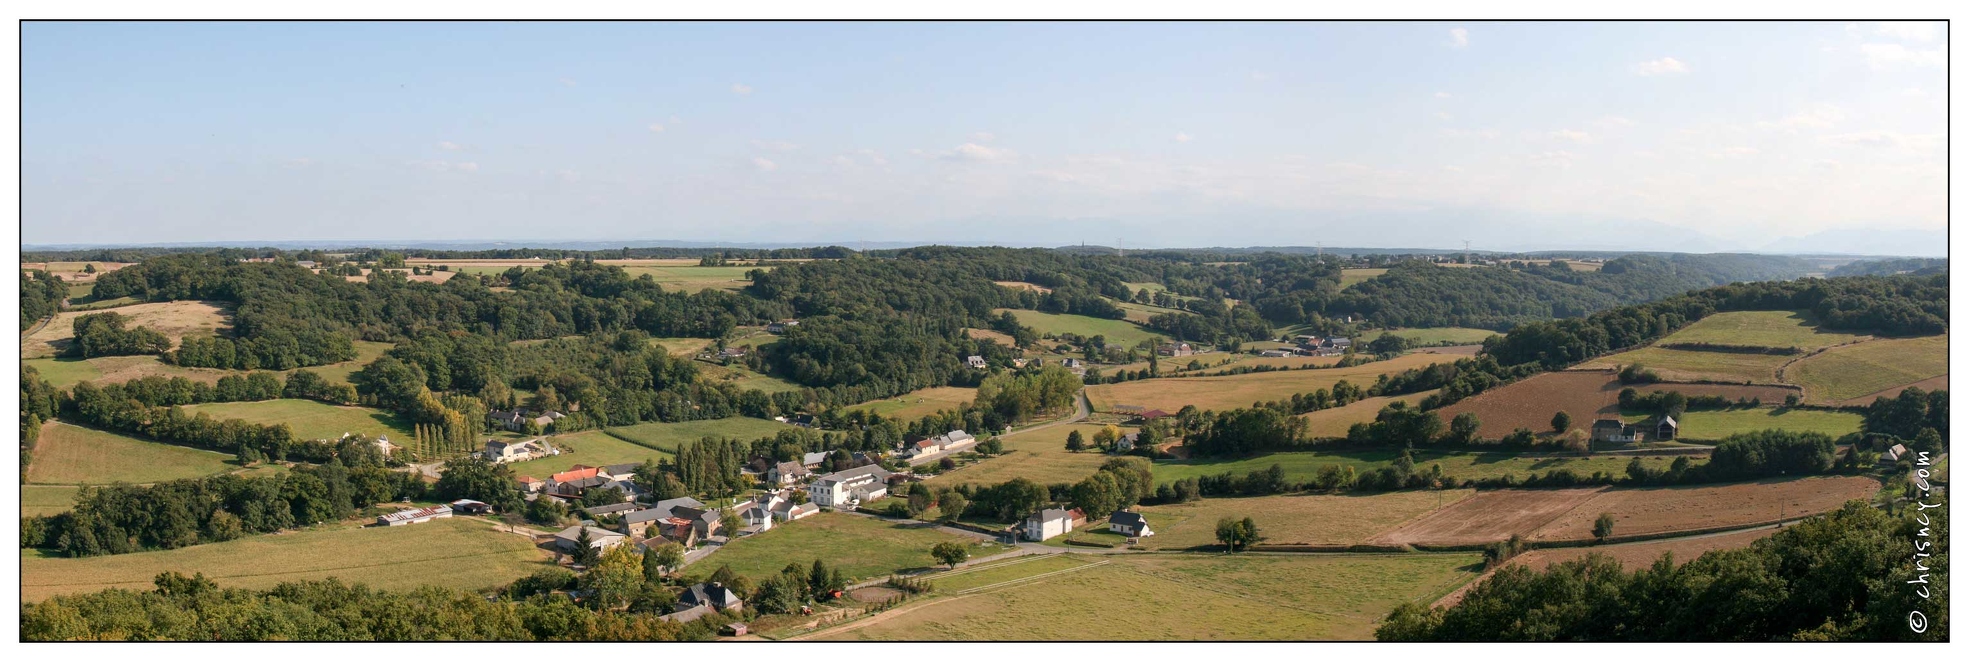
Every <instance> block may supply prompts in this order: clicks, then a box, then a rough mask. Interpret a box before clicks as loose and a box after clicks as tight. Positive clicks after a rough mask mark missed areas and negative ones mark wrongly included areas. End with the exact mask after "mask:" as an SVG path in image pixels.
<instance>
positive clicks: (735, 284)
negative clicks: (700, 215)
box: [622, 265, 772, 292]
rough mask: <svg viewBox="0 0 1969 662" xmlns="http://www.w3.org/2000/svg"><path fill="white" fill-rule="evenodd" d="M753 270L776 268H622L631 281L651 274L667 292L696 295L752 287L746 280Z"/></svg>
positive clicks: (685, 266) (634, 266) (667, 266)
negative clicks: (708, 289)
mask: <svg viewBox="0 0 1969 662" xmlns="http://www.w3.org/2000/svg"><path fill="white" fill-rule="evenodd" d="M753 269H765V270H767V271H771V270H772V267H753V266H743V267H700V266H695V265H674V266H672V265H662V266H653V265H652V266H645V265H625V266H623V267H622V270H623V271H627V272H629V277H630V278H636V277H639V276H642V275H645V274H647V275H649V277H650V278H653V279H655V280H656V282H657V283H658V284H660V285H662V286H663V288H664V289H666V290H682V291H685V292H696V291H699V290H703V289H707V288H718V289H726V290H736V289H739V288H741V287H745V286H746V285H749V284H751V281H750V280H747V279H746V277H745V272H748V271H751V270H753Z"/></svg>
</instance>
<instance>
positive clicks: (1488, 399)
mask: <svg viewBox="0 0 1969 662" xmlns="http://www.w3.org/2000/svg"><path fill="white" fill-rule="evenodd" d="M1620 389H1621V386H1620V381H1619V380H1617V379H1615V378H1614V373H1612V372H1601V371H1585V370H1576V371H1567V372H1548V373H1545V374H1541V375H1534V376H1532V377H1529V378H1526V379H1524V380H1522V381H1519V382H1516V383H1513V384H1508V385H1505V386H1502V387H1498V388H1495V389H1492V390H1490V391H1486V392H1483V393H1479V394H1477V395H1476V396H1474V397H1469V398H1464V399H1463V400H1462V401H1461V402H1458V403H1456V404H1452V405H1450V406H1447V407H1443V408H1442V409H1438V410H1436V412H1437V413H1438V414H1440V415H1441V416H1442V417H1443V420H1444V421H1448V420H1450V419H1452V418H1455V417H1456V416H1457V415H1458V414H1461V413H1464V412H1473V413H1475V414H1476V415H1477V420H1478V421H1479V422H1481V423H1482V425H1481V426H1480V427H1478V428H1477V434H1478V436H1481V437H1483V438H1485V439H1497V438H1499V437H1503V436H1504V435H1507V434H1510V433H1511V431H1513V430H1516V429H1518V428H1524V429H1527V430H1531V431H1533V432H1550V431H1551V430H1552V415H1553V414H1556V413H1558V412H1561V411H1564V412H1566V413H1567V414H1571V415H1572V421H1573V427H1574V428H1575V429H1580V430H1584V429H1586V428H1589V427H1591V426H1592V425H1593V419H1595V418H1599V417H1601V416H1614V415H1617V414H1619V413H1620V403H1619V396H1620Z"/></svg>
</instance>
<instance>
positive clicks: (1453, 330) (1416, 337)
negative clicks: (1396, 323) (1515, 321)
mask: <svg viewBox="0 0 1969 662" xmlns="http://www.w3.org/2000/svg"><path fill="white" fill-rule="evenodd" d="M1388 333H1390V334H1394V335H1397V336H1401V337H1403V338H1407V339H1408V340H1409V342H1412V343H1415V344H1418V345H1441V344H1444V343H1448V344H1452V345H1481V344H1483V342H1484V339H1485V338H1489V337H1491V336H1494V335H1497V332H1496V331H1492V330H1490V329H1466V328H1463V327H1457V326H1445V327H1437V328H1427V329H1396V330H1393V331H1389V332H1388ZM1380 335H1381V334H1380V333H1377V332H1372V331H1370V332H1367V333H1365V334H1362V335H1361V338H1362V339H1363V340H1367V339H1373V338H1376V337H1379V336H1380Z"/></svg>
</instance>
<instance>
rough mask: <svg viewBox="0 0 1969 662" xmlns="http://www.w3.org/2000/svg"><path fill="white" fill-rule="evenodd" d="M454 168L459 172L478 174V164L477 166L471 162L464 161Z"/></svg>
mask: <svg viewBox="0 0 1969 662" xmlns="http://www.w3.org/2000/svg"><path fill="white" fill-rule="evenodd" d="M455 167H457V168H458V169H459V170H463V171H465V172H478V171H479V164H478V163H475V162H472V161H466V162H464V163H460V164H458V165H457V166H455Z"/></svg>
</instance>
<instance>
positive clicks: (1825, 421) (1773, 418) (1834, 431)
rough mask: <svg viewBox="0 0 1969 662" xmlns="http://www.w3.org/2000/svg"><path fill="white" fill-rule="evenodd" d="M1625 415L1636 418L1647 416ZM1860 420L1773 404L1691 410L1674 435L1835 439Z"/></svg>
mask: <svg viewBox="0 0 1969 662" xmlns="http://www.w3.org/2000/svg"><path fill="white" fill-rule="evenodd" d="M1625 418H1627V419H1628V420H1630V421H1639V420H1644V419H1648V418H1650V417H1649V416H1628V417H1625ZM1860 419H1861V416H1860V415H1859V414H1855V413H1851V412H1843V411H1822V410H1816V409H1780V408H1776V407H1757V408H1752V409H1727V410H1721V411H1690V412H1684V413H1683V414H1682V418H1681V420H1680V421H1678V422H1679V423H1681V431H1680V432H1679V433H1677V434H1676V438H1677V439H1681V440H1683V441H1717V440H1720V439H1722V438H1724V437H1727V436H1730V435H1733V434H1738V433H1743V432H1755V431H1758V430H1789V431H1792V432H1818V433H1821V434H1825V435H1827V436H1830V437H1832V438H1834V439H1837V438H1839V437H1840V436H1841V435H1845V434H1848V433H1852V432H1859V431H1860Z"/></svg>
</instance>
